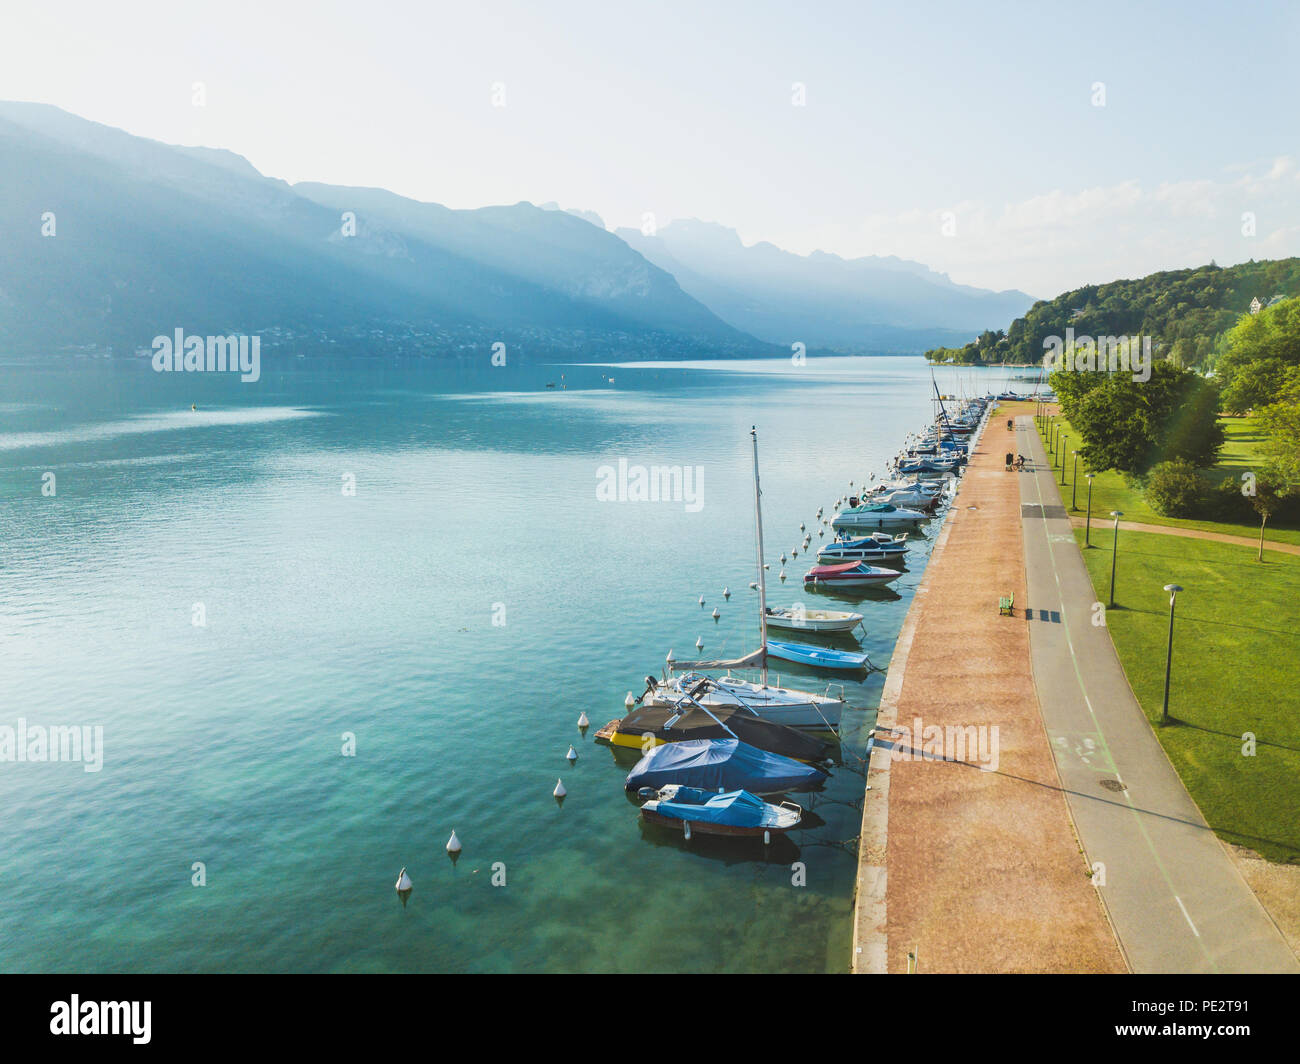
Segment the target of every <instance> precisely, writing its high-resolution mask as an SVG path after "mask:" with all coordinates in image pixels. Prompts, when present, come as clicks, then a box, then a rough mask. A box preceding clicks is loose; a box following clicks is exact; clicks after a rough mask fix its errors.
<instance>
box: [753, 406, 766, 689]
mask: <svg viewBox="0 0 1300 1064" xmlns="http://www.w3.org/2000/svg"><path fill="white" fill-rule="evenodd" d="M749 435H750V436H751V437H752V438H753V440H754V528H755V529H756V531H757V536H758V634H759V639H760V641H761V643H762V654H763V686H764V687H766V686H767V578H766V576H765V575H764V569H763V500H762V496H763V492H762V489H760V488H759V486H758V428H757V426H752V425H751V426H750V429H749Z"/></svg>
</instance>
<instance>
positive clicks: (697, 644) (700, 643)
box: [695, 638, 704, 650]
mask: <svg viewBox="0 0 1300 1064" xmlns="http://www.w3.org/2000/svg"><path fill="white" fill-rule="evenodd" d="M703 648H704V639H703V638H699V639H696V640H695V649H696V650H702V649H703Z"/></svg>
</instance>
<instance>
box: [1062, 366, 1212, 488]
mask: <svg viewBox="0 0 1300 1064" xmlns="http://www.w3.org/2000/svg"><path fill="white" fill-rule="evenodd" d="M1051 383H1052V386H1053V387H1054V388H1055V389H1056V394H1057V397H1058V398H1059V399H1060V401H1061V410H1062V412H1063V413H1064V414H1065V416H1066V418H1067V420H1069V422H1070V424H1071V425H1073V426H1074V427H1075V428H1076V429H1077V430H1078V431H1079V433H1080V434H1081V435H1082V436H1083V440H1084V445H1083V447H1082V448H1081V449H1080V450H1081V453H1082V454H1083V456H1084V459H1085V461H1086V462H1087V463H1088V464H1089V466H1090V467H1091V468H1093V469H1118V470H1120V471H1121V472H1125V473H1144V472H1145V471H1146V470H1147V469H1149V468H1150V467H1151V466H1152V465H1153V464H1155V463H1156V462H1159V461H1162V460H1165V461H1168V460H1172V459H1176V458H1182V459H1185V460H1188V461H1190V462H1192V463H1193V464H1195V465H1205V466H1208V465H1212V464H1213V463H1214V461H1215V459H1216V457H1217V455H1218V452H1219V449H1220V448H1221V447H1222V446H1223V430H1222V428H1221V427H1220V426H1219V424H1218V419H1217V414H1218V411H1217V406H1218V397H1217V393H1216V391H1215V389H1214V387H1213V385H1212V384H1210V383H1209V382H1207V381H1205V380H1204V378H1202V377H1199V376H1197V374H1195V373H1193V372H1192V371H1191V370H1185V369H1179V368H1178V367H1177V366H1175V365H1173V363H1171V362H1156V363H1154V364H1153V365H1152V366H1151V379H1150V380H1147V381H1135V380H1133V378H1132V376H1131V375H1130V374H1127V373H1115V374H1107V373H1089V372H1078V371H1074V372H1070V371H1062V370H1058V371H1057V372H1055V373H1053V374H1052V376H1051Z"/></svg>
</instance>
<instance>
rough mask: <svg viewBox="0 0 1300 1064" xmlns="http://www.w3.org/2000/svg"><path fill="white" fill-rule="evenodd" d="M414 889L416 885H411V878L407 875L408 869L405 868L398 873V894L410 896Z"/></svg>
mask: <svg viewBox="0 0 1300 1064" xmlns="http://www.w3.org/2000/svg"><path fill="white" fill-rule="evenodd" d="M413 889H414V884H412V883H411V877H410V876H408V875H407V874H406V869H405V868H403V869H402V870H401V871H400V872H398V873H397V893H398V894H410V893H411V891H412V890H413Z"/></svg>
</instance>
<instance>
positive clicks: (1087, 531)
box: [1083, 473, 1097, 547]
mask: <svg viewBox="0 0 1300 1064" xmlns="http://www.w3.org/2000/svg"><path fill="white" fill-rule="evenodd" d="M1096 475H1097V474H1096V473H1089V474H1088V523H1087V524H1086V525H1084V526H1083V545H1084V546H1085V547H1091V546H1092V478H1093V477H1095V476H1096Z"/></svg>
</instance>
